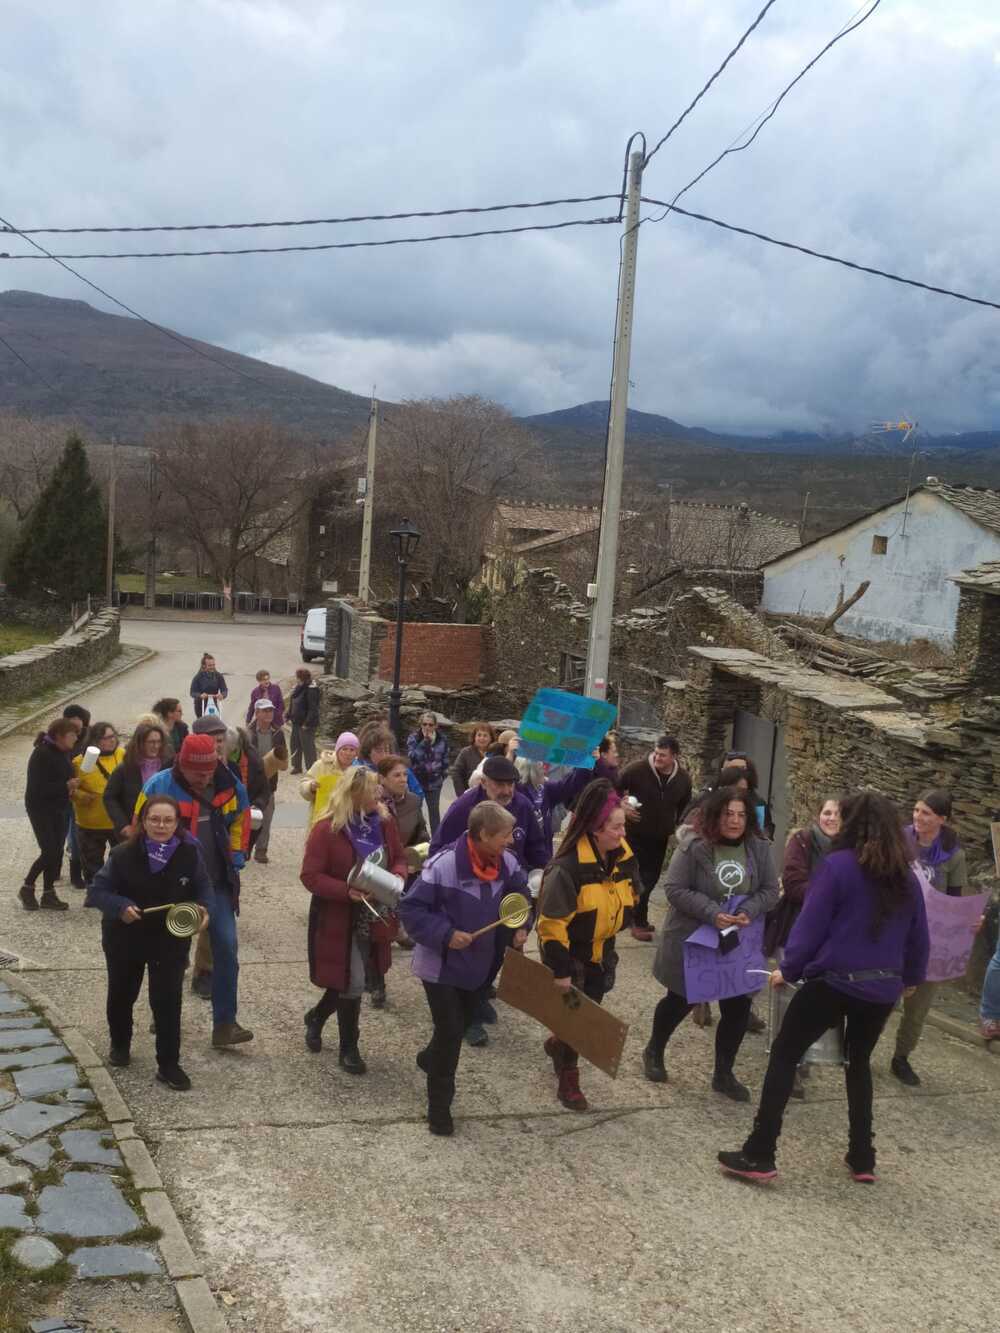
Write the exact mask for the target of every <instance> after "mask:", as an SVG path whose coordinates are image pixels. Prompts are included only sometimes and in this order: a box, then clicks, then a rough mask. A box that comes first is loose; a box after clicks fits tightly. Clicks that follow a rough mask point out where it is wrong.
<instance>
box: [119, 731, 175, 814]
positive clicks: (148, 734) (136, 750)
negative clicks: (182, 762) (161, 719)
mask: <svg viewBox="0 0 1000 1333" xmlns="http://www.w3.org/2000/svg"><path fill="white" fill-rule="evenodd" d="M168 754H169V743H168V740H167V733H166V729H165V728H164V727H160V726H156V725H155V724H154V723H152V722H142V723H140V724H139V726H137V727H136V729H135V731H134V732H133V733H132V739H131V740H130V741H129V743H128V745H127V746H126V747H125V758H124V759H123V760H122V762H121V763H120V764H119V765H118V767H117V768H116V769H114V771H113V772H112V774H111V776H110V777H109V778H108V781H107V785H106V786H105V788H104V808H105V810H106V811H107V812H108V818H109V819H110V820H111V823H112V826H113V828H114V830H115V832H116V833H117V834H118V836H119V838H127V837H128V836H129V832H130V831H131V828H132V816H133V815H134V814H135V803H136V801H137V800H138V799H139V793H140V792H141V791H142V789H143V787H144V786H145V785H146V783H147V782H148V781H149V779H150V778H151V777H152V776H153V775H154V773H159V772H160V770H161V769H164V768H169V767H170V760H169V758H168V757H167V756H168Z"/></svg>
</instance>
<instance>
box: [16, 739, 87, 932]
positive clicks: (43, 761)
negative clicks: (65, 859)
mask: <svg viewBox="0 0 1000 1333" xmlns="http://www.w3.org/2000/svg"><path fill="white" fill-rule="evenodd" d="M80 729H81V728H80V723H79V721H78V720H77V719H76V718H73V717H57V718H56V719H55V721H54V722H50V723H49V725H48V727H47V728H46V730H45V731H44V732H42V734H41V735H40V736H39V737H38V739H37V740H36V741H35V748H34V749H33V750H32V752H31V758H30V759H29V760H28V781H27V786H26V787H25V791H24V805H25V809H26V810H27V812H28V819H29V820H30V821H31V828H32V832H33V833H34V835H35V840H36V841H37V843H38V849H39V855H38V856H37V857H36V858H35V860H34V861H33V862H32V865H31V869H30V870H29V871H28V873H27V874H26V875H25V877H24V883H23V884H22V885H21V887H20V889H18V892H17V896H18V898H19V899H20V900H21V906H22V907H23V908H24V910H25V911H26V912H37V911H38V909H39V907H45V908H48V909H49V910H50V911H53V912H65V911H66V910H67V908H68V907H69V904H68V903H64V902H63V900H62V899H61V898H59V897H57V895H56V891H55V882H56V880H57V879H58V878H59V867H60V866H61V864H62V854H63V843H64V842H65V841H66V830H67V829H68V827H69V817H70V796H71V795H72V793H73V792H74V791H76V786H77V782H78V780H79V779H78V778H77V777H76V776H75V774H74V772H73V761H72V759H71V755H72V753H73V747H74V746H75V745H76V743H77V740H78V739H79V736H80ZM39 875H41V876H42V900H41V902H39V901H38V899H37V898H36V897H35V881H36V880H37V879H38V876H39Z"/></svg>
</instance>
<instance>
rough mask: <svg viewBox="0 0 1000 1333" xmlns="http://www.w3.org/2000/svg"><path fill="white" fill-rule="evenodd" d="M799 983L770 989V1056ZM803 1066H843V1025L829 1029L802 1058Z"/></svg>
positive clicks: (768, 1050)
mask: <svg viewBox="0 0 1000 1333" xmlns="http://www.w3.org/2000/svg"><path fill="white" fill-rule="evenodd" d="M800 984H801V983H794V984H793V983H792V982H786V983H785V985H784V986H775V987H772V988H771V990H770V992H769V995H770V999H769V1001H768V1010H767V1054H768V1055H770V1054H771V1047H772V1046H773V1045H774V1039H775V1037H777V1035H778V1033H779V1032H780V1031H781V1024H782V1023H783V1022H784V1018H785V1014H786V1013H787V1012H788V1006H789V1005H790V1004H791V1002H792V999H793V998H794V996H795V992H796V991H797V990H798V988H799V985H800ZM802 1063H803V1064H804V1065H844V1064H846V1063H847V1057H846V1053H845V1048H844V1025H843V1023H842V1022H841V1023H838V1024H837V1026H836V1027H832V1028H829V1029H828V1030H827V1031H826V1032H824V1033H823V1035H822V1037H820V1038H819V1040H818V1041H815V1042H813V1044H812V1046H810V1047H809V1049H808V1050H807V1051H806V1053H805V1055H804V1056H803V1057H802Z"/></svg>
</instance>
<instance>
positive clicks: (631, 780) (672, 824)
mask: <svg viewBox="0 0 1000 1333" xmlns="http://www.w3.org/2000/svg"><path fill="white" fill-rule="evenodd" d="M618 787H619V790H620V791H622V792H624V793H625V794H626V795H628V796H634V797H636V799H637V800H638V801H640V802H641V807H642V808H641V809H640V810H639V818H638V820H637V821H636V822H635V823H632V824H630V826H629V829H630V831H629V840H630V841H631V842H632V844H633V846H634V845H635V843H637V842H661V843H666V842H667V840H668V839H669V837H670V835H671V834H672V833H673V832H674V830H675V829H676V827H677V825H678V823H679V822H680V815H681V811H683V810H686V809H687V806H688V803H689V802H690V800H691V776H690V774H689V773H688V772H687V770H686V769H683V768H681V766H680V764H678V765H677V768H676V769H675V771H674V773H673V775H672V776H670V777H661V776H660V774H659V773H656V772H654V770H653V765H652V763H651V762H650V761H649V759H648V758H647V759H640V760H638V761H637V762H636V763H634V764H629V765H628V767H627V768H626V769H625V770H624V771H623V772H622V775H621V778H620V779H619V782H618Z"/></svg>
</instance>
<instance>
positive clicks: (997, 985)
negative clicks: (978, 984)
mask: <svg viewBox="0 0 1000 1333" xmlns="http://www.w3.org/2000/svg"><path fill="white" fill-rule="evenodd" d="M979 1014H980V1017H981V1018H985V1019H987V1020H990V1019H993V1020H1000V939H998V940H997V948H996V953H995V954H994V955H993V957H992V958H991V959H990V963H989V967H987V969H986V976H985V977H984V979H983V998H982V1002H981V1004H980V1006H979Z"/></svg>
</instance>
